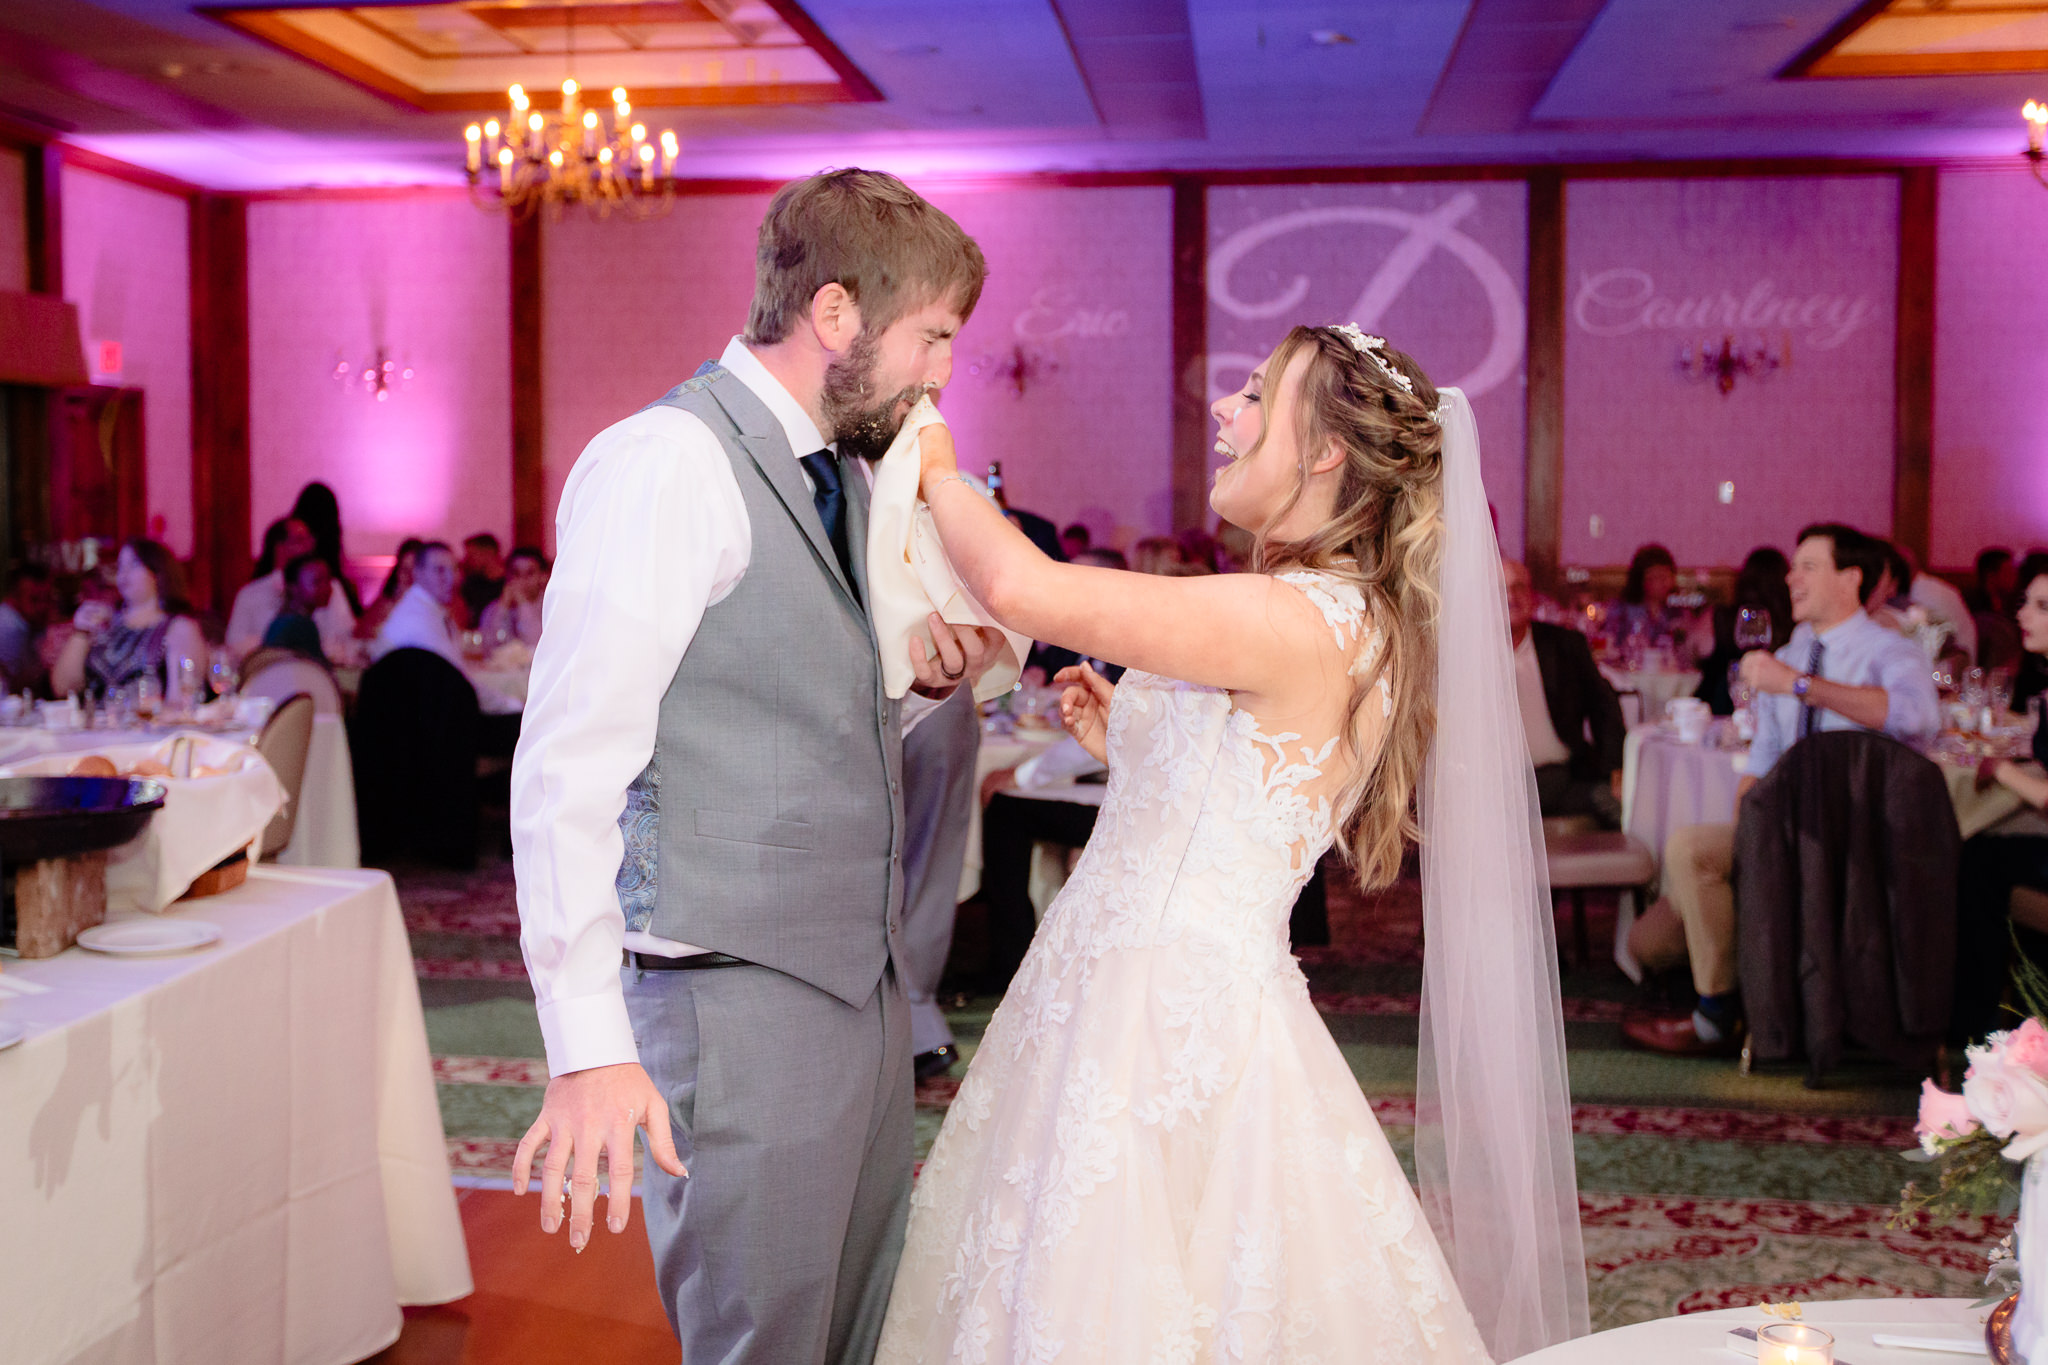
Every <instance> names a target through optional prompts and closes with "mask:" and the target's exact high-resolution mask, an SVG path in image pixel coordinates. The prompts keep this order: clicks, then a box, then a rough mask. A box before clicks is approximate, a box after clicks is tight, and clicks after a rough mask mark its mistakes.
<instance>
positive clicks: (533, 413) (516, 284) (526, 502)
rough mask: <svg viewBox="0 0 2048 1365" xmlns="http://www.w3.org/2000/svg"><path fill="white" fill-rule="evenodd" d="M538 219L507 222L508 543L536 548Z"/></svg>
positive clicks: (542, 508) (540, 500)
mask: <svg viewBox="0 0 2048 1365" xmlns="http://www.w3.org/2000/svg"><path fill="white" fill-rule="evenodd" d="M540 234H541V225H540V215H539V214H538V213H535V214H532V215H529V216H527V217H524V218H517V217H515V218H514V219H513V220H512V541H513V543H514V544H516V545H542V544H545V542H546V533H547V491H548V490H547V461H546V450H545V446H544V443H543V431H542V423H541V417H542V411H543V410H542V400H543V393H542V387H543V385H542V368H541V322H542V319H541V307H542V303H541V258H540Z"/></svg>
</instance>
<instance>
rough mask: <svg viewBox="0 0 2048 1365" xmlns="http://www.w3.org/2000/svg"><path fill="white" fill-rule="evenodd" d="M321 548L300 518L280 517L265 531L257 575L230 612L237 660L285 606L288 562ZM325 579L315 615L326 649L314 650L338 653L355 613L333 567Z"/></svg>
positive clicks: (350, 631) (230, 641) (350, 633)
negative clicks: (324, 591) (323, 594)
mask: <svg viewBox="0 0 2048 1365" xmlns="http://www.w3.org/2000/svg"><path fill="white" fill-rule="evenodd" d="M318 553H319V547H318V544H317V543H316V541H315V540H314V537H313V533H312V531H311V530H309V529H308V528H307V526H306V524H305V523H304V522H302V521H300V520H299V519H298V518H297V517H280V518H279V519H278V520H276V521H274V522H272V523H271V524H270V527H269V529H268V530H266V531H265V532H264V533H263V554H262V556H261V557H260V558H258V559H257V561H256V574H257V576H256V577H255V578H253V579H251V580H250V581H249V582H248V583H247V584H245V585H244V586H243V588H242V590H241V591H240V592H238V593H236V594H235V604H234V607H233V608H232V609H231V610H230V611H229V612H228V635H227V646H228V652H229V653H231V654H233V655H234V656H235V658H236V659H237V660H241V659H246V658H248V657H249V656H250V655H251V654H254V653H255V652H256V651H257V649H258V648H260V647H261V646H262V645H263V643H264V635H265V634H266V633H267V632H268V631H269V630H270V623H271V622H272V621H275V620H276V619H277V615H278V613H279V612H281V611H283V610H284V607H285V596H286V591H285V571H284V566H285V565H287V564H290V563H292V562H294V561H296V560H299V559H303V558H304V557H306V556H307V555H317V554H318ZM322 562H323V563H325V560H324V559H323V560H322ZM327 582H328V587H329V592H328V595H327V597H326V598H325V599H324V600H323V601H321V602H320V603H319V605H318V606H317V607H316V608H315V610H314V612H313V615H312V620H313V623H314V625H315V626H316V627H317V628H318V629H319V631H320V637H321V639H322V641H323V642H324V643H325V648H323V649H321V650H316V651H314V652H315V653H318V654H323V655H325V656H327V657H337V656H336V655H335V651H336V649H338V648H341V647H343V646H345V645H346V643H347V642H348V640H349V639H350V638H351V637H352V636H354V634H355V630H356V618H355V613H354V612H352V611H351V610H349V605H348V595H347V594H346V593H342V592H338V591H334V590H333V589H334V578H333V574H332V567H331V566H330V572H329V575H328V579H327Z"/></svg>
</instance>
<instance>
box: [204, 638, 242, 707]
mask: <svg viewBox="0 0 2048 1365" xmlns="http://www.w3.org/2000/svg"><path fill="white" fill-rule="evenodd" d="M206 673H207V680H208V681H209V682H210V683H211V684H212V685H213V695H214V696H216V697H232V696H234V695H235V688H236V687H237V686H239V685H240V682H241V678H240V676H239V672H238V670H237V669H236V667H235V656H234V655H232V654H230V653H229V652H228V651H227V650H225V649H216V650H214V651H213V658H212V660H211V662H210V663H209V664H208V665H207V670H206Z"/></svg>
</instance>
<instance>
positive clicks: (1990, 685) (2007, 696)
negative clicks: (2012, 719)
mask: <svg viewBox="0 0 2048 1365" xmlns="http://www.w3.org/2000/svg"><path fill="white" fill-rule="evenodd" d="M2012 682H2013V670H2012V669H2010V668H1994V669H1992V670H1991V672H1990V673H1989V674H1988V675H1987V676H1986V678H1985V680H1984V685H1985V691H1986V693H1987V694H1988V696H1989V698H1990V703H1991V715H1992V719H1993V721H1994V722H1995V723H1996V724H1999V725H2003V724H2005V718H2006V717H2007V716H2008V715H2010V714H2011V713H2012Z"/></svg>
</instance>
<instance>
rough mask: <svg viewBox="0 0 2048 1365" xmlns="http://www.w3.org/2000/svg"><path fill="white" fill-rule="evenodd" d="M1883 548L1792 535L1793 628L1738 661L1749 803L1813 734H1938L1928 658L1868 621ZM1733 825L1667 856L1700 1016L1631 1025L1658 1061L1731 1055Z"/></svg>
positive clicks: (1734, 1041)
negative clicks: (1752, 697) (1748, 698)
mask: <svg viewBox="0 0 2048 1365" xmlns="http://www.w3.org/2000/svg"><path fill="white" fill-rule="evenodd" d="M1884 555H1885V547H1884V544H1883V542H1881V541H1878V540H1875V539H1873V538H1871V537H1870V536H1867V535H1864V534H1863V533H1862V532H1861V531H1857V530H1854V529H1853V528H1851V527H1848V526H1842V525H1837V524H1834V523H1824V524H1822V525H1818V526H1809V527H1807V528H1806V529H1805V530H1804V531H1801V532H1800V533H1799V548H1798V549H1797V551H1795V552H1794V554H1793V556H1792V571H1791V572H1790V573H1788V574H1787V575H1786V576H1785V582H1786V584H1787V586H1789V587H1790V588H1791V590H1792V619H1793V620H1794V621H1796V622H1798V623H1799V624H1798V625H1797V627H1796V628H1794V630H1793V632H1792V638H1791V640H1789V641H1788V642H1787V643H1786V645H1785V647H1784V648H1783V649H1781V650H1779V651H1778V652H1777V653H1776V654H1775V655H1772V654H1767V653H1765V652H1764V651H1763V650H1756V651H1753V652H1752V653H1750V654H1748V655H1746V656H1744V658H1743V660H1742V679H1743V681H1744V682H1746V683H1748V684H1749V685H1750V686H1751V687H1753V688H1755V689H1756V692H1757V700H1756V705H1755V714H1756V742H1755V743H1754V744H1752V745H1751V746H1750V750H1749V760H1748V762H1747V764H1746V765H1745V766H1744V768H1743V778H1742V781H1741V783H1740V784H1739V786H1738V788H1737V791H1738V796H1737V798H1736V804H1737V806H1738V808H1739V807H1740V804H1741V798H1742V797H1743V796H1747V795H1748V794H1749V789H1750V788H1751V787H1752V786H1754V785H1756V782H1757V779H1758V778H1760V777H1762V776H1763V775H1764V774H1765V773H1768V772H1769V771H1770V770H1771V767H1772V765H1773V764H1775V763H1776V762H1777V761H1778V759H1779V758H1780V756H1782V755H1783V754H1784V752H1785V751H1786V750H1787V749H1789V748H1791V747H1792V746H1793V745H1794V744H1796V743H1798V742H1799V741H1800V740H1801V739H1802V738H1804V737H1805V736H1807V735H1809V734H1812V733H1814V732H1815V731H1817V730H1850V729H1861V730H1876V731H1879V732H1881V733H1883V734H1887V735H1890V736H1892V737H1893V738H1894V739H1902V740H1916V739H1931V738H1932V737H1933V736H1934V734H1935V732H1936V731H1938V730H1939V729H1940V728H1941V701H1940V698H1939V697H1938V696H1937V695H1936V693H1935V690H1934V673H1933V670H1932V669H1931V668H1930V667H1929V665H1928V662H1927V658H1926V656H1925V655H1923V654H1922V653H1921V652H1920V648H1919V646H1917V645H1915V644H1914V643H1913V642H1912V641H1911V640H1908V639H1907V638H1906V637H1905V636H1903V635H1900V634H1898V633H1897V632H1895V631H1890V630H1886V629H1885V628H1884V627H1883V626H1880V625H1878V624H1877V623H1876V622H1875V621H1872V620H1871V619H1870V617H1869V616H1868V615H1866V614H1865V612H1864V607H1865V606H1866V605H1867V604H1868V602H1869V600H1870V596H1871V593H1872V592H1873V591H1874V590H1875V589H1876V587H1877V583H1878V578H1879V574H1880V570H1881V569H1882V567H1883V562H1884ZM1734 861H1735V826H1734V825H1732V824H1730V825H1690V826H1686V827H1684V828H1681V829H1677V830H1673V831H1672V833H1671V837H1670V839H1669V840H1668V841H1667V842H1666V844H1665V846H1664V888H1665V894H1666V899H1667V901H1668V903H1669V906H1670V910H1671V911H1674V912H1676V914H1677V916H1678V919H1679V920H1680V921H1681V922H1682V923H1683V925H1684V926H1685V947H1686V956H1687V958H1688V959H1689V960H1690V962H1691V964H1692V976H1693V985H1694V987H1695V988H1696V989H1697V990H1698V991H1699V1005H1698V1007H1697V1008H1696V1009H1694V1011H1693V1012H1692V1014H1691V1015H1690V1016H1689V1017H1685V1018H1677V1019H1642V1020H1634V1021H1631V1022H1629V1023H1627V1024H1624V1025H1623V1026H1622V1032H1623V1033H1624V1034H1625V1035H1626V1036H1627V1037H1628V1038H1629V1040H1630V1041H1632V1042H1635V1043H1637V1044H1640V1045H1641V1046H1643V1047H1647V1048H1652V1049H1655V1050H1656V1051H1659V1052H1677V1053H1689V1054H1709V1053H1724V1052H1725V1053H1732V1052H1734V1051H1735V1050H1736V1049H1737V1048H1738V1047H1739V1046H1740V1034H1739V1032H1738V1030H1737V1023H1738V1021H1739V1019H1740V1015H1741V1000H1740V997H1739V995H1738V993H1737V990H1736V938H1735V894H1734V890H1733V888H1732V886H1731V885H1730V882H1729V879H1730V876H1731V874H1732V872H1733V869H1734Z"/></svg>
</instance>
